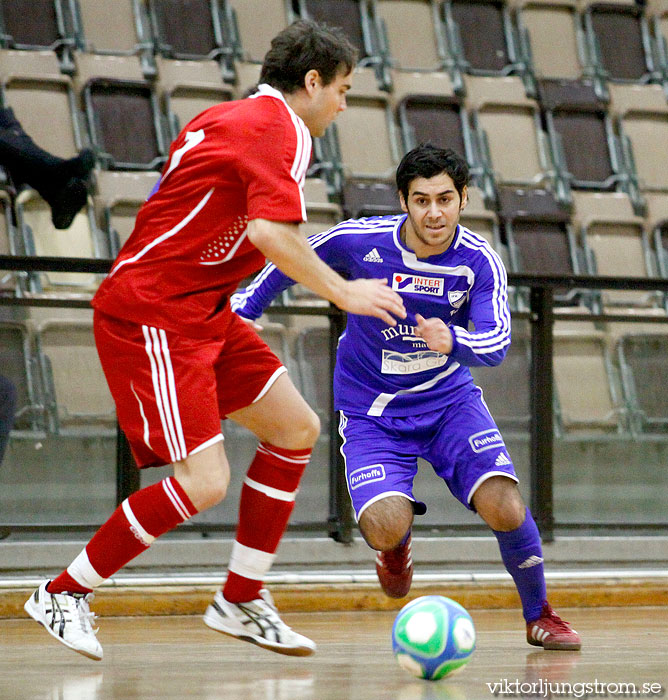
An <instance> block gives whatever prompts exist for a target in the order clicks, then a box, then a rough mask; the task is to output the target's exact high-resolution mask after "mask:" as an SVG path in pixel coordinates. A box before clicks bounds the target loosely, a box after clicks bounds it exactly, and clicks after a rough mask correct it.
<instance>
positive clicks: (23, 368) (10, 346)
mask: <svg viewBox="0 0 668 700" xmlns="http://www.w3.org/2000/svg"><path fill="white" fill-rule="evenodd" d="M0 367H1V368H2V374H3V375H4V376H5V377H7V378H8V379H9V380H10V381H11V382H12V383H13V384H14V386H15V387H16V393H17V403H16V414H15V418H14V430H15V431H23V430H29V431H40V432H41V431H44V430H45V429H46V423H45V414H44V398H43V395H42V383H41V378H40V375H39V369H38V363H37V359H36V356H35V352H34V345H33V334H32V327H31V325H30V324H29V323H22V322H11V321H0Z"/></svg>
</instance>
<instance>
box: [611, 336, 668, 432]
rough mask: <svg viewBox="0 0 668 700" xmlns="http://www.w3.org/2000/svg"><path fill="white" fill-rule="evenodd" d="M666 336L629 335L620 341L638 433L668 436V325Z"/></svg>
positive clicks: (620, 356)
mask: <svg viewBox="0 0 668 700" xmlns="http://www.w3.org/2000/svg"><path fill="white" fill-rule="evenodd" d="M661 326H662V330H663V333H662V334H660V333H652V334H644V333H629V334H627V335H624V336H622V337H621V338H619V340H618V343H617V352H618V359H619V364H620V368H621V375H622V386H623V388H624V397H625V399H626V401H627V405H628V407H629V411H630V416H631V421H632V426H633V428H634V430H635V432H636V433H637V434H641V435H642V434H648V433H659V432H660V433H663V434H664V435H665V434H666V433H668V392H667V391H666V387H665V383H664V382H663V381H658V378H659V377H666V376H668V332H667V329H668V326H666V324H661Z"/></svg>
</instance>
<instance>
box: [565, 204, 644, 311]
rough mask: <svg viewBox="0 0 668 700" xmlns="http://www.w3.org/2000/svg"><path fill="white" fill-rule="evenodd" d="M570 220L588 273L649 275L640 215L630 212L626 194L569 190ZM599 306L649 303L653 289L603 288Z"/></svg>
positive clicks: (630, 208) (642, 223)
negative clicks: (572, 205) (570, 195)
mask: <svg viewBox="0 0 668 700" xmlns="http://www.w3.org/2000/svg"><path fill="white" fill-rule="evenodd" d="M573 204H574V207H573V223H574V226H575V228H576V235H579V237H580V243H581V244H582V246H583V248H584V250H585V254H586V256H587V263H588V267H589V272H590V274H599V275H612V276H618V277H651V276H652V275H653V272H652V269H651V265H650V259H649V254H648V252H649V251H648V240H647V233H646V231H645V223H644V220H643V218H642V217H640V216H638V215H637V214H635V213H634V211H633V207H632V204H631V200H630V199H629V197H628V195H626V194H624V193H620V192H615V193H598V192H597V193H591V192H574V193H573ZM601 300H602V303H603V306H653V305H655V304H656V302H657V294H656V293H655V292H642V291H634V290H628V291H627V290H606V291H603V292H602V293H601Z"/></svg>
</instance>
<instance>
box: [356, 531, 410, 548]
mask: <svg viewBox="0 0 668 700" xmlns="http://www.w3.org/2000/svg"><path fill="white" fill-rule="evenodd" d="M360 531H361V533H362V536H363V537H364V541H365V542H366V543H367V544H368V545H369V547H371V549H375V550H376V551H378V552H387V551H389V550H391V549H394V548H395V547H397V546H399V545H400V544H401V541H402V540H403V539H404V536H405V535H406V533H407V532H408V528H406V529H405V530H404V529H402V528H400V527H399V528H396V529H395V530H393V531H387V530H384V531H379V530H372V529H370V530H365V529H364V528H363V527H362V526H360Z"/></svg>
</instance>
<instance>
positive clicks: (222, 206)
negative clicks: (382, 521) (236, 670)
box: [25, 21, 405, 659]
mask: <svg viewBox="0 0 668 700" xmlns="http://www.w3.org/2000/svg"><path fill="white" fill-rule="evenodd" d="M354 63H355V50H354V49H353V47H352V46H351V44H350V43H349V42H348V40H347V39H346V38H345V36H344V35H343V34H342V33H340V32H339V31H338V30H334V29H330V28H327V27H324V26H321V25H317V24H315V23H311V22H303V21H300V22H295V23H294V24H292V25H290V26H289V27H288V28H287V29H285V30H284V31H282V32H281V33H280V34H279V35H277V36H276V37H275V38H274V40H273V41H272V45H271V49H270V50H269V52H268V53H267V55H266V57H265V61H264V64H263V67H262V73H261V78H260V85H259V87H258V90H257V92H256V93H255V94H253V95H252V96H250V97H249V98H247V99H244V100H239V101H235V102H227V103H223V104H219V105H216V106H214V107H212V108H210V109H208V110H206V111H204V112H203V113H202V114H200V115H199V116H197V117H196V118H195V119H193V120H192V121H191V122H190V123H189V124H188V125H186V127H185V128H184V129H183V131H182V132H181V134H180V135H179V137H178V138H177V139H176V141H175V142H174V143H173V144H172V147H171V150H170V154H169V159H168V161H167V164H166V165H165V168H164V170H163V173H162V176H161V180H160V184H159V186H158V187H157V189H156V190H155V191H154V193H153V194H152V195H151V196H150V197H149V199H148V200H147V202H146V203H145V205H144V206H143V207H142V209H141V210H140V212H139V214H138V216H137V221H136V225H135V230H134V232H133V233H132V235H131V236H130V238H129V239H128V241H127V243H126V244H125V246H124V247H123V249H122V250H121V252H120V254H119V256H118V258H117V260H116V261H115V263H114V265H113V267H112V269H111V271H110V273H109V275H108V277H107V278H106V279H105V281H104V282H103V283H102V285H101V286H100V289H99V291H98V293H97V294H96V296H95V298H94V300H93V306H94V308H95V317H94V318H95V320H94V328H95V338H96V344H97V348H98V352H99V355H100V360H101V362H102V367H103V369H104V372H105V375H106V377H107V381H108V383H109V387H110V389H111V392H112V394H113V396H114V400H115V402H116V407H117V414H118V420H119V423H120V425H121V427H122V428H123V430H124V432H125V434H126V435H127V437H128V440H129V442H130V445H131V447H132V450H133V454H134V456H135V459H136V461H137V464H138V465H139V466H140V467H149V466H162V465H168V464H171V465H172V466H173V476H169V477H167V478H165V479H164V480H163V481H161V482H159V483H157V484H154V485H152V486H149V487H146V488H144V489H141V490H139V491H137V492H136V493H134V494H132V495H131V496H130V497H129V498H127V499H126V500H125V501H124V502H123V503H122V504H121V505H120V506H119V507H118V508H117V509H116V511H115V512H114V513H113V514H112V516H111V517H110V518H109V520H107V522H106V523H105V524H104V525H102V527H101V528H100V530H98V532H97V533H96V534H95V535H94V536H93V538H92V539H91V541H90V542H89V543H88V544H87V545H86V547H85V548H84V549H83V550H82V552H81V553H80V554H79V555H78V556H77V557H76V559H75V560H74V561H73V562H72V563H71V564H70V566H68V567H67V569H66V570H65V571H63V572H62V573H61V574H60V575H59V576H57V577H56V578H55V579H53V580H51V581H45V582H44V583H43V584H42V585H41V586H40V587H39V588H38V589H37V590H36V591H35V593H34V594H33V595H32V596H31V597H30V598H29V599H28V601H27V602H26V604H25V609H26V611H27V612H28V613H29V614H30V615H31V616H32V617H33V618H34V619H35V620H37V621H38V622H40V623H41V624H42V625H43V626H44V627H45V628H46V629H47V631H49V632H50V633H51V634H52V635H53V636H54V637H56V638H57V639H58V640H59V641H61V642H62V643H63V644H65V645H66V646H68V647H70V648H72V649H74V650H75V651H78V652H79V653H81V654H84V655H85V656H88V657H90V658H93V659H101V658H102V647H101V646H100V643H99V642H98V640H97V638H96V634H95V630H94V629H93V626H92V624H91V620H92V617H93V615H92V613H91V612H90V608H89V604H88V601H89V595H90V593H91V591H92V590H93V589H94V588H95V587H96V586H98V585H99V584H100V583H102V581H104V580H105V579H107V578H109V577H110V576H111V575H113V574H114V573H115V572H116V571H118V570H119V569H120V568H121V567H122V566H124V565H125V564H126V563H127V562H128V561H130V560H131V559H133V558H134V557H136V556H137V555H138V554H140V553H141V552H143V551H145V549H146V548H147V547H149V546H150V544H151V543H152V542H153V541H154V540H155V538H156V537H159V536H160V535H162V534H164V533H165V532H168V531H169V530H171V529H173V528H175V527H176V526H177V525H179V524H180V523H182V522H184V521H185V520H187V519H189V518H191V517H192V516H194V515H195V514H196V513H198V512H200V511H202V510H204V509H206V508H210V507H211V506H214V505H216V504H217V503H219V502H220V501H221V500H222V499H223V498H224V497H225V493H226V489H227V485H228V482H229V469H230V467H229V464H228V461H227V458H226V456H225V450H224V447H223V436H222V434H221V431H220V420H221V418H224V417H229V418H231V419H233V420H235V421H236V422H238V423H239V424H241V425H243V426H245V427H246V428H248V429H250V430H251V431H252V432H254V433H255V435H257V437H258V439H259V441H260V444H259V446H258V449H257V452H256V455H255V457H254V459H253V461H252V462H251V465H250V467H249V469H248V472H247V475H246V479H245V481H244V485H243V487H242V492H241V503H240V508H239V524H238V529H237V535H236V539H235V542H234V545H233V549H232V555H231V557H230V562H229V566H228V576H227V579H226V582H225V586H224V588H223V589H222V590H221V591H218V592H217V593H216V595H215V597H214V600H213V602H212V603H211V605H210V606H209V607H208V608H207V611H206V613H205V616H204V621H205V623H206V624H207V625H208V626H209V627H211V628H213V629H215V630H217V631H220V632H223V633H226V634H229V635H232V636H235V637H238V638H240V639H244V640H247V641H251V642H253V643H255V644H258V645H260V646H262V647H264V648H267V649H270V650H273V651H276V652H279V653H284V654H291V655H298V656H301V655H307V654H311V653H313V651H314V650H315V644H314V643H313V642H312V641H311V640H310V639H307V638H306V637H304V636H302V635H300V634H298V633H296V632H294V631H293V630H292V629H290V628H289V627H288V626H287V625H285V623H283V621H282V620H281V619H280V617H279V615H278V612H277V610H276V608H275V607H274V605H273V602H272V600H271V597H270V595H269V593H268V592H267V591H266V590H265V589H264V588H263V587H262V582H263V579H264V577H265V575H266V573H267V572H268V571H269V569H270V567H271V564H272V562H273V559H274V557H275V552H276V549H277V547H278V544H279V542H280V539H281V537H282V535H283V532H284V531H285V528H286V526H287V523H288V519H289V517H290V513H291V512H292V509H293V507H294V500H295V495H296V492H297V489H298V486H299V482H300V478H301V475H302V473H303V471H304V468H305V467H306V465H307V463H308V461H309V458H310V455H311V449H312V447H313V445H314V443H315V441H316V439H317V436H318V433H319V428H320V426H319V423H318V419H317V417H316V415H315V413H314V412H313V411H312V410H311V409H310V408H309V406H308V405H307V404H306V402H305V401H304V399H303V398H302V397H301V395H300V394H299V393H298V391H297V390H296V389H295V387H294V385H293V384H292V381H291V380H290V378H289V377H288V375H287V373H286V370H285V368H284V367H283V366H282V365H281V363H280V361H279V360H278V359H277V358H276V356H275V355H274V354H273V353H272V352H271V351H270V350H269V348H268V347H267V346H266V344H265V343H264V342H263V341H262V340H261V339H260V338H259V337H258V336H257V334H256V333H255V331H253V330H252V329H251V328H249V327H248V326H247V325H246V324H245V323H244V321H242V320H241V319H240V318H239V317H238V316H236V315H235V314H233V313H232V312H231V310H230V306H229V296H230V295H231V294H232V292H234V290H235V289H236V288H237V287H238V285H239V282H240V281H241V280H242V279H243V278H244V277H246V276H248V275H249V274H251V273H252V272H254V271H256V270H258V269H260V267H262V266H263V265H264V263H265V259H269V260H270V261H272V262H273V263H274V264H275V265H276V266H277V267H279V268H280V269H281V270H283V272H285V273H286V274H287V275H288V276H289V277H291V278H293V279H295V280H296V281H298V282H301V283H303V284H305V285H306V286H308V287H310V288H311V289H312V290H313V291H314V292H316V293H317V294H319V295H321V296H323V297H324V298H326V299H329V300H330V301H332V302H333V303H335V304H336V305H337V306H339V307H340V308H341V309H344V310H346V311H349V312H352V313H356V314H365V315H371V316H376V317H378V318H381V319H383V320H384V321H385V322H387V323H389V324H390V325H394V324H395V323H396V320H395V319H396V318H403V317H404V316H405V310H404V307H403V304H402V302H401V298H400V297H399V296H398V295H397V294H396V293H395V292H393V291H392V290H391V289H390V288H389V287H388V285H387V284H386V281H385V280H373V279H360V280H354V281H346V280H344V279H343V278H342V277H340V276H339V275H338V274H337V273H336V272H334V271H333V270H332V269H331V268H330V267H329V266H328V265H326V264H325V263H324V262H322V261H321V260H320V259H319V258H318V256H317V255H316V254H315V253H314V252H313V250H312V249H311V247H310V246H309V245H308V243H307V242H306V239H305V238H304V237H303V235H302V234H301V233H300V231H299V226H298V224H299V223H300V222H301V221H303V220H305V216H306V214H305V207H304V197H303V192H302V187H303V183H304V178H305V175H306V170H307V167H308V165H309V162H310V158H311V137H312V136H321V135H322V134H323V133H324V131H325V129H326V128H327V126H328V125H329V124H330V123H331V122H332V120H333V119H334V118H335V117H336V116H337V114H338V113H339V112H340V111H342V110H343V109H345V106H346V92H347V90H348V89H349V88H350V86H351V77H352V69H353V67H354ZM258 524H260V526H259V527H258Z"/></svg>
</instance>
